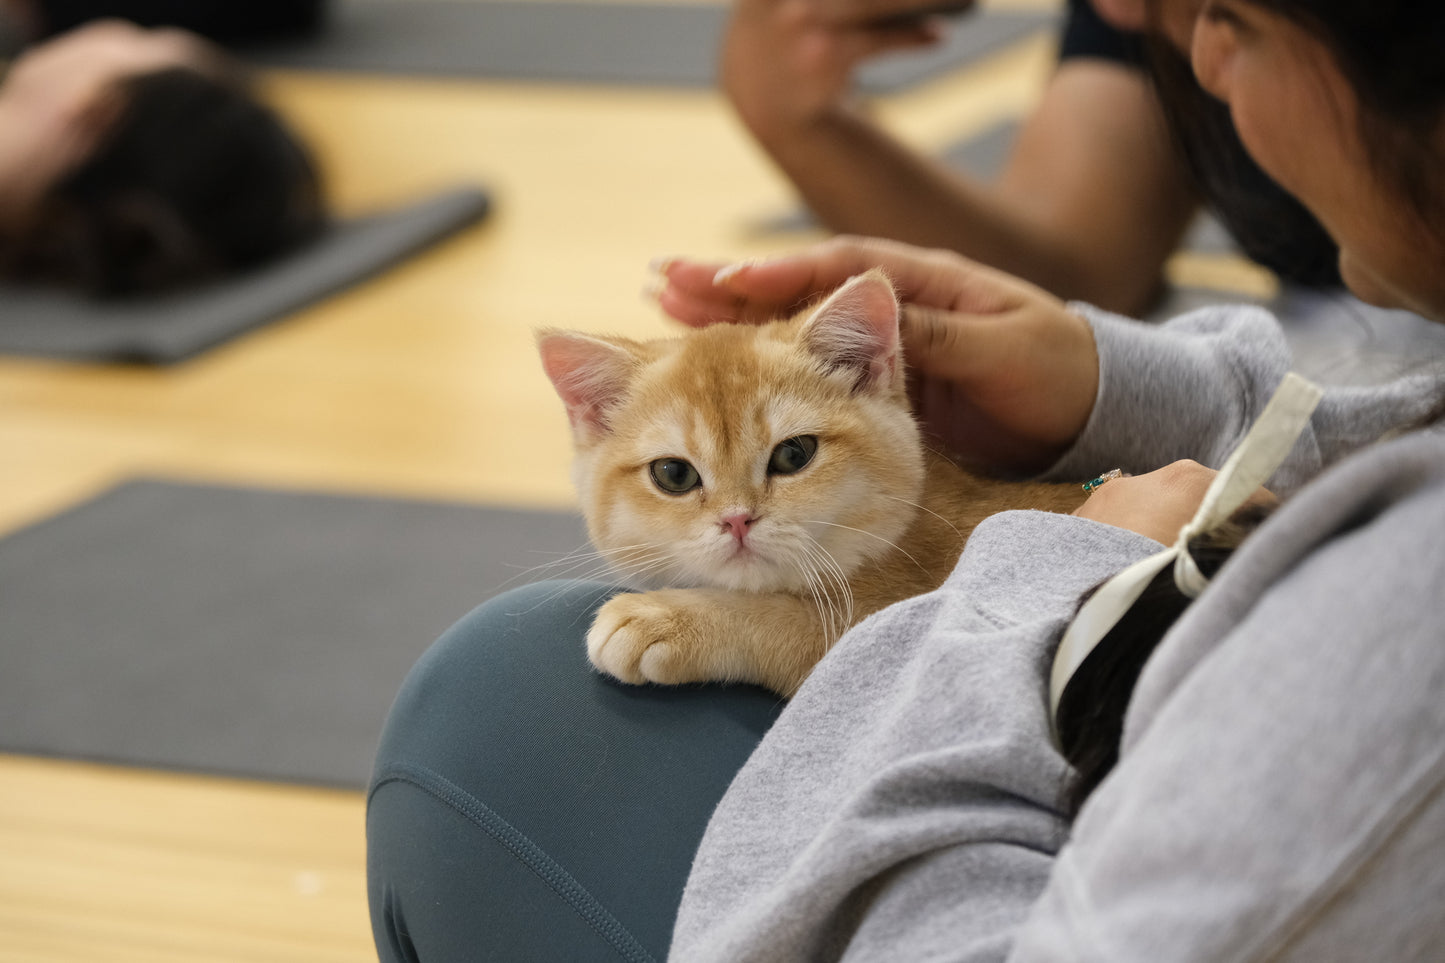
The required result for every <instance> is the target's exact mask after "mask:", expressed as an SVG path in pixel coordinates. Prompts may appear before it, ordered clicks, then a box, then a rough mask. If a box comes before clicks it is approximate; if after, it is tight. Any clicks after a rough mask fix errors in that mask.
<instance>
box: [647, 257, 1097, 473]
mask: <svg viewBox="0 0 1445 963" xmlns="http://www.w3.org/2000/svg"><path fill="white" fill-rule="evenodd" d="M874 267H881V268H883V270H884V271H886V272H887V273H888V275H889V277H890V278H891V279H892V281H893V284H894V286H895V288H896V289H897V291H898V294H899V298H900V300H901V301H902V302H903V303H904V311H903V318H902V322H901V325H902V331H901V333H902V338H903V346H904V354H905V357H906V360H907V363H908V367H909V378H910V385H909V388H910V392H911V394H912V396H913V405H914V411H915V413H916V414H917V415H918V417H919V419H920V421H921V422H922V424H923V427H924V430H925V431H927V432H928V433H929V434H930V435H931V436H932V437H933V438H934V439H935V440H936V441H937V442H938V443H940V444H942V446H943V447H944V448H945V449H947V450H948V451H949V452H950V453H951V454H953V455H955V456H957V457H959V458H960V459H961V460H963V461H965V462H968V463H971V464H975V465H984V466H988V467H991V468H995V469H1008V470H1013V471H1026V472H1032V471H1039V470H1042V469H1044V468H1047V467H1048V466H1049V465H1050V464H1051V463H1052V462H1053V461H1054V460H1056V459H1057V458H1058V456H1059V455H1061V454H1062V453H1063V452H1064V451H1065V450H1066V449H1067V448H1068V446H1069V445H1070V444H1072V443H1073V441H1074V439H1075V438H1077V437H1078V435H1079V432H1080V431H1082V430H1083V428H1084V424H1085V423H1086V422H1087V421H1088V418H1089V414H1090V412H1091V411H1093V407H1094V396H1095V394H1096V392H1097V391H1098V384H1099V356H1098V351H1097V349H1096V347H1095V345H1094V336H1093V333H1092V331H1091V330H1090V328H1089V326H1088V324H1087V323H1086V322H1085V321H1084V320H1083V319H1082V318H1080V317H1079V316H1077V315H1075V314H1072V313H1071V312H1070V311H1069V310H1068V309H1067V308H1066V307H1065V306H1064V303H1063V302H1062V301H1060V300H1059V299H1058V298H1055V297H1054V296H1053V295H1051V294H1049V293H1047V292H1046V291H1044V290H1042V289H1040V288H1037V287H1035V286H1033V285H1031V284H1029V283H1028V282H1026V281H1022V280H1020V279H1018V278H1015V277H1013V276H1011V275H1008V274H1005V273H1003V272H1001V271H997V270H994V269H992V268H988V267H985V266H984V265H981V264H978V263H976V262H974V261H970V260H968V259H967V258H965V257H963V256H961V255H959V254H956V253H954V252H952V251H941V250H925V249H922V248H916V247H912V246H910V245H906V244H900V243H897V242H893V241H885V240H881V239H875V238H857V237H837V238H833V239H831V240H828V241H825V242H823V243H822V244H819V245H817V246H815V247H812V248H809V249H807V250H805V251H803V252H801V253H798V254H793V255H788V256H784V257H778V258H772V259H768V260H761V261H744V262H741V263H738V264H731V265H725V264H719V263H709V262H701V261H691V260H685V259H672V260H667V261H662V262H660V263H658V264H656V265H655V269H656V271H657V273H658V274H659V275H660V279H661V283H660V285H659V287H658V288H657V300H658V303H659V305H660V306H661V307H662V309H663V310H664V311H665V312H667V313H668V314H670V315H671V316H672V317H674V318H676V319H677V320H679V321H682V322H683V323H684V324H688V325H691V326H694V327H703V326H706V325H708V324H714V323H718V322H744V323H759V322H762V321H765V320H768V319H770V318H774V317H777V316H778V314H780V313H786V312H788V311H796V310H797V309H799V308H800V307H802V306H803V305H804V304H805V303H807V302H808V301H810V300H811V299H813V298H816V297H818V296H819V295H822V294H825V293H827V292H829V291H832V290H833V289H834V288H836V287H837V286H838V285H840V284H842V283H843V282H844V281H846V280H847V279H848V278H850V277H853V276H854V275H857V274H862V273H864V272H865V271H867V270H869V269H871V268H874Z"/></svg>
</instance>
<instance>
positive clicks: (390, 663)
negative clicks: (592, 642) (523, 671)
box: [0, 480, 586, 787]
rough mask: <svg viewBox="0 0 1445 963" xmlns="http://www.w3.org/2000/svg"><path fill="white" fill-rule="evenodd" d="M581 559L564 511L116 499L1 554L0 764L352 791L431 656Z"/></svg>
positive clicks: (580, 538)
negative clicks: (507, 597)
mask: <svg viewBox="0 0 1445 963" xmlns="http://www.w3.org/2000/svg"><path fill="white" fill-rule="evenodd" d="M585 542H586V535H585V532H584V530H583V527H582V523H581V520H580V519H579V518H577V517H576V516H574V515H571V514H567V513H561V512H541V511H520V510H512V509H502V508H486V507H477V506H470V505H459V504H446V503H434V502H421V501H405V500H396V499H385V498H357V497H346V496H335V495H321V494H306V493H303V494H297V493H290V492H279V491H267V490H258V489H241V488H227V487H217V486H202V485H189V484H177V483H171V482H163V481H153V480H141V481H135V482H131V483H127V484H124V485H121V486H120V487H118V488H115V489H113V490H112V491H110V492H108V493H106V494H103V495H101V496H100V497H98V498H96V499H95V500H93V501H90V502H87V503H85V504H83V505H81V506H79V507H77V508H75V509H72V510H70V511H68V512H65V513H63V514H61V515H59V516H57V517H55V518H52V519H50V520H47V521H44V522H41V523H39V524H37V525H35V526H33V527H30V528H28V529H25V530H22V531H20V532H17V533H15V534H13V535H11V536H9V537H8V538H5V539H3V540H0V750H3V751H7V752H18V753H28V754H39V755H50V756H61V757H67V758H79V759H88V760H99V761H105V762H113V763H121V764H125V765H133V766H143V767H150V768H162V769H178V770H191V771H200V772H207V773H219V774H224V775H234V776H245V777H259V778H264V779H272V780H283V781H296V782H305V783H320V784H328V785H340V786H351V787H358V786H362V785H364V784H365V783H366V780H367V777H368V775H369V773H370V768H371V762H372V754H373V751H374V749H375V745H376V740H377V737H378V735H379V733H380V731H381V725H382V722H383V720H384V718H385V715H386V712H387V709H388V708H389V706H390V705H391V700H392V697H393V696H394V695H395V693H396V690H397V687H398V686H399V685H400V683H401V680H402V678H403V676H404V675H405V673H406V672H407V670H408V669H409V668H410V666H411V665H412V663H413V662H414V661H415V660H416V658H417V657H418V656H419V655H420V654H421V652H422V651H423V650H424V649H425V648H426V647H427V646H428V645H429V644H430V643H431V641H432V640H433V639H434V638H436V636H437V635H439V634H440V633H441V632H442V631H443V630H445V629H446V628H447V627H448V626H449V625H451V624H452V623H453V622H454V621H456V620H457V619H458V618H460V617H461V616H462V615H464V614H466V613H467V612H468V611H470V610H471V609H472V608H473V607H474V606H475V605H477V604H478V603H480V602H482V601H483V600H484V599H486V598H488V597H489V596H491V595H493V594H495V593H497V591H498V590H499V589H501V588H503V587H504V586H507V585H508V584H520V583H521V582H525V581H536V580H539V579H542V578H546V577H548V576H549V573H551V572H557V573H559V574H563V573H565V572H566V570H567V568H568V566H567V565H565V564H563V563H562V562H561V560H562V559H563V558H564V556H566V555H567V554H568V553H570V552H573V551H575V550H576V549H578V548H580V547H582V546H583V545H585ZM537 566H540V568H538V567H537ZM577 657H578V658H579V659H583V658H586V655H585V653H584V652H582V651H580V650H579V651H578V653H577Z"/></svg>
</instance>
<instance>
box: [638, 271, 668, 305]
mask: <svg viewBox="0 0 1445 963" xmlns="http://www.w3.org/2000/svg"><path fill="white" fill-rule="evenodd" d="M665 287H667V279H666V278H664V277H660V276H659V277H655V278H652V279H650V280H649V281H648V282H647V283H646V284H644V285H643V286H642V299H643V300H644V301H646V302H648V303H649V304H656V303H657V302H658V301H659V300H661V297H662V289H663V288H665Z"/></svg>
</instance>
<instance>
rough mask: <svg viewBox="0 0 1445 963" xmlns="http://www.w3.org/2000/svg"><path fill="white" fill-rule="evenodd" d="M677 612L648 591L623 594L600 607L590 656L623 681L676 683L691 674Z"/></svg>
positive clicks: (589, 644) (589, 635)
mask: <svg viewBox="0 0 1445 963" xmlns="http://www.w3.org/2000/svg"><path fill="white" fill-rule="evenodd" d="M679 628H680V627H679V626H678V624H677V619H676V618H675V617H674V613H673V612H672V611H671V610H670V609H668V608H667V607H665V606H662V605H659V604H657V603H655V602H652V601H649V600H648V599H647V597H646V596H644V595H619V596H616V597H615V598H613V599H612V600H611V601H609V602H607V604H605V605H603V606H602V608H601V609H599V610H598V611H597V617H596V619H594V620H593V622H592V628H591V629H590V630H589V631H588V632H587V657H588V658H589V659H590V660H591V661H592V664H593V665H594V666H596V667H597V668H598V669H600V670H601V671H603V672H605V673H607V674H608V675H610V676H613V677H614V678H617V679H620V680H621V681H623V682H630V683H632V684H633V685H641V684H643V683H644V682H660V683H662V684H664V685H675V684H677V683H679V682H688V681H692V680H691V679H690V678H688V677H687V674H686V672H685V671H683V666H682V665H681V664H680V663H681V660H680V659H679V658H678V654H679V650H678V647H677V646H676V645H675V644H674V643H675V641H676V638H677V633H678V631H679Z"/></svg>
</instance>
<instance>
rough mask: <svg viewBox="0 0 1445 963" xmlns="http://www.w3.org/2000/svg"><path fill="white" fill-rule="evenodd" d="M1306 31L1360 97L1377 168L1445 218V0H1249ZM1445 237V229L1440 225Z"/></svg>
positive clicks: (1363, 133) (1363, 135)
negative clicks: (1444, 135)
mask: <svg viewBox="0 0 1445 963" xmlns="http://www.w3.org/2000/svg"><path fill="white" fill-rule="evenodd" d="M1248 2H1249V3H1252V4H1254V5H1255V6H1258V7H1261V8H1263V9H1265V10H1269V11H1272V12H1274V13H1277V14H1279V15H1280V16H1283V17H1287V18H1289V19H1290V20H1292V21H1294V22H1295V23H1297V24H1299V25H1300V26H1301V27H1303V28H1304V29H1306V30H1308V31H1309V32H1310V33H1312V34H1313V35H1314V36H1315V37H1317V38H1318V39H1319V40H1320V41H1321V42H1323V43H1324V45H1325V46H1326V47H1328V48H1329V50H1330V51H1331V52H1332V53H1333V54H1334V56H1335V61H1336V63H1337V64H1338V65H1339V68H1340V71H1341V73H1343V74H1344V77H1345V79H1346V80H1347V81H1348V82H1349V84H1350V86H1351V88H1352V89H1353V90H1354V92H1355V95H1356V96H1357V97H1358V98H1359V101H1360V107H1361V110H1360V111H1359V126H1360V129H1359V136H1360V139H1361V143H1362V144H1364V146H1365V149H1366V150H1367V151H1368V152H1369V157H1370V160H1371V162H1372V163H1373V165H1374V167H1375V170H1376V171H1377V172H1378V173H1379V174H1380V175H1381V176H1382V177H1385V178H1386V179H1387V180H1388V181H1389V182H1390V183H1391V184H1392V185H1393V186H1394V187H1395V188H1396V189H1397V190H1398V191H1399V192H1400V193H1401V194H1402V196H1403V197H1405V198H1406V199H1407V200H1409V201H1410V202H1411V203H1413V204H1414V205H1416V206H1417V209H1419V210H1420V211H1421V212H1422V213H1423V214H1425V215H1426V216H1427V218H1430V219H1435V218H1445V176H1442V175H1441V166H1440V155H1439V137H1440V132H1441V125H1442V123H1445V4H1442V3H1439V2H1438V0H1248ZM1436 232H1437V233H1442V234H1445V228H1440V227H1437V228H1436Z"/></svg>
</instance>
